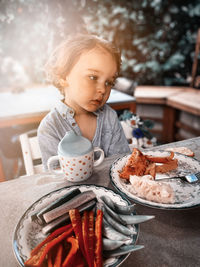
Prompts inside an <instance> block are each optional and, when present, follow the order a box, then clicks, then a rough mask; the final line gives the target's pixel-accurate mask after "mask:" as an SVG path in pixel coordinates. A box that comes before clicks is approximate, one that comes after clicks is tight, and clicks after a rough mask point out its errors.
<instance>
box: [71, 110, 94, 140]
mask: <svg viewBox="0 0 200 267" xmlns="http://www.w3.org/2000/svg"><path fill="white" fill-rule="evenodd" d="M74 118H75V120H76V122H77V124H78V126H79V128H80V130H81V133H82V135H83V136H84V137H86V138H88V139H89V140H90V141H92V140H93V138H94V135H95V132H96V127H97V117H96V116H95V115H94V114H93V113H92V112H88V113H78V114H76V113H75V116H74Z"/></svg>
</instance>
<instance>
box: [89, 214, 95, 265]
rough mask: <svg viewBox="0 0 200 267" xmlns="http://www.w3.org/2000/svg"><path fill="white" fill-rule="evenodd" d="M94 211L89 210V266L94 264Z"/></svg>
mask: <svg viewBox="0 0 200 267" xmlns="http://www.w3.org/2000/svg"><path fill="white" fill-rule="evenodd" d="M94 237H95V236H94V212H93V211H92V210H91V211H90V212H89V231H88V243H89V244H88V247H89V249H88V250H89V257H90V259H91V266H94Z"/></svg>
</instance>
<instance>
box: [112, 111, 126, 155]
mask: <svg viewBox="0 0 200 267" xmlns="http://www.w3.org/2000/svg"><path fill="white" fill-rule="evenodd" d="M111 127H112V138H111V142H110V146H109V150H108V155H107V156H111V155H114V154H120V153H131V150H130V148H129V145H128V141H127V139H126V136H125V134H124V131H123V128H122V126H121V124H120V122H119V119H118V117H117V114H116V113H113V114H112V123H111Z"/></svg>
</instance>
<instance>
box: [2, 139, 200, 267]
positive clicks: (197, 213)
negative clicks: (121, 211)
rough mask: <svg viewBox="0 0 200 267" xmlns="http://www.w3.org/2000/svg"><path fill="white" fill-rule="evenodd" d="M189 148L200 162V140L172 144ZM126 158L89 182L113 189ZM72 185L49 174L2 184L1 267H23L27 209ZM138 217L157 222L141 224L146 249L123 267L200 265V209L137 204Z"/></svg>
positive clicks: (104, 166)
mask: <svg viewBox="0 0 200 267" xmlns="http://www.w3.org/2000/svg"><path fill="white" fill-rule="evenodd" d="M167 146H168V147H171V146H187V147H189V148H191V149H192V150H193V151H194V152H195V157H196V158H197V159H198V160H200V137H199V138H194V139H190V140H186V141H181V142H176V143H171V144H168V145H164V146H161V147H155V148H153V149H154V150H156V149H158V148H159V149H162V148H165V147H167ZM120 156H122V155H116V156H113V157H110V158H107V159H106V160H105V161H104V162H103V164H102V165H100V166H98V167H96V168H95V170H94V173H93V175H92V177H91V178H89V179H88V180H87V181H86V183H88V184H97V185H102V186H106V187H110V188H112V189H113V186H112V184H111V183H110V179H109V168H110V165H111V164H112V162H113V161H114V160H115V159H116V158H118V157H120ZM67 185H72V184H70V183H68V182H66V181H65V180H63V178H62V177H61V176H60V177H57V178H55V176H54V175H51V174H48V173H45V174H40V175H34V176H24V177H20V178H17V179H15V180H12V181H8V182H2V183H0V213H1V220H0V267H15V266H19V265H18V263H17V261H16V259H15V256H14V253H13V248H12V239H13V233H14V231H15V227H16V225H17V223H18V221H19V219H20V217H21V216H22V215H23V213H24V212H25V211H26V209H27V208H28V207H29V206H30V205H31V204H32V203H33V202H34V201H36V200H37V199H38V198H40V197H41V196H43V195H45V194H47V193H49V192H51V191H53V190H55V189H59V188H62V187H63V186H67ZM136 210H137V212H138V214H146V215H155V219H153V220H151V221H148V222H145V223H143V224H141V225H140V234H139V240H138V244H143V245H144V246H145V248H144V249H142V250H139V251H136V252H134V253H132V254H131V255H130V256H129V257H128V259H127V260H126V261H125V262H124V263H122V265H121V266H124V267H125V266H126V267H133V266H134V267H168V266H170V267H176V266H177V267H179V266H181V267H190V266H191V267H194V266H195V267H196V266H200V256H199V255H200V254H199V247H200V208H194V209H188V210H161V209H155V208H150V207H146V206H142V205H140V204H137V205H136Z"/></svg>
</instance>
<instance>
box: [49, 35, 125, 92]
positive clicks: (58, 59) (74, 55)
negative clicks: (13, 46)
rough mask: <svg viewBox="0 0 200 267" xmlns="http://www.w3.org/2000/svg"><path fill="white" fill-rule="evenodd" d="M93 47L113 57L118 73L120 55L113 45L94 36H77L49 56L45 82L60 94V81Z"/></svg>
mask: <svg viewBox="0 0 200 267" xmlns="http://www.w3.org/2000/svg"><path fill="white" fill-rule="evenodd" d="M95 47H99V48H103V49H105V50H106V51H108V52H109V53H110V54H111V55H112V56H113V58H114V59H115V61H116V64H117V71H118V73H119V71H120V66H121V53H120V50H119V49H118V48H117V47H116V46H115V45H114V44H113V43H111V42H109V41H106V40H104V39H102V38H99V37H97V36H95V35H89V34H78V35H76V36H70V37H69V38H68V39H67V40H65V41H64V42H63V43H61V44H60V45H59V46H58V47H57V48H56V49H55V50H54V51H53V53H52V54H51V55H50V58H49V60H48V62H47V63H46V65H45V70H46V74H47V80H48V81H49V82H50V83H52V84H53V85H54V86H56V87H57V88H58V89H59V90H60V91H61V92H62V91H63V88H64V86H63V84H62V81H63V80H65V79H66V76H67V75H68V74H69V73H70V71H71V70H72V68H73V66H74V65H75V64H76V62H77V61H78V59H79V57H80V56H81V54H82V53H83V52H85V51H89V50H91V49H93V48H95Z"/></svg>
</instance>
